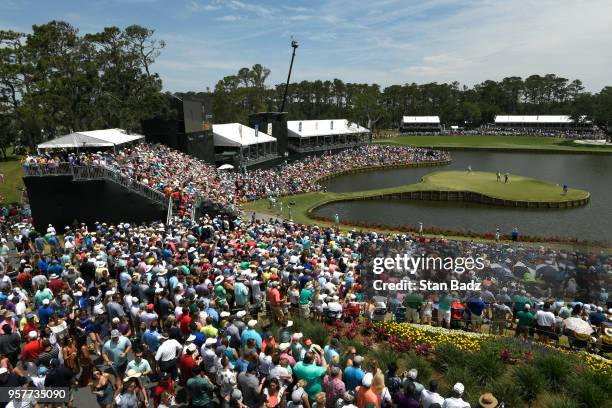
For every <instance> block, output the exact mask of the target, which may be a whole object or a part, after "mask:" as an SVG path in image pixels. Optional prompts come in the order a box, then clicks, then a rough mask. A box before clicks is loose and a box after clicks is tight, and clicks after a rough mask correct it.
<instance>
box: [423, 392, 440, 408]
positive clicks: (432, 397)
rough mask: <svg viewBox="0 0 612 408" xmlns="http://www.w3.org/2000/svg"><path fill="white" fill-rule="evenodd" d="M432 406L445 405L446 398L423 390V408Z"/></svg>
mask: <svg viewBox="0 0 612 408" xmlns="http://www.w3.org/2000/svg"><path fill="white" fill-rule="evenodd" d="M432 404H440V406H442V404H444V398H442V396H441V395H440V394H438V393H437V392H431V391H429V390H423V391H422V392H421V405H422V406H423V408H429V406H430V405H432Z"/></svg>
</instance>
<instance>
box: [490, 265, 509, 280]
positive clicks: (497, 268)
mask: <svg viewBox="0 0 612 408" xmlns="http://www.w3.org/2000/svg"><path fill="white" fill-rule="evenodd" d="M489 268H490V269H492V270H493V272H495V275H496V276H497V278H498V279H503V278H512V277H514V275H512V271H511V270H510V269H508V268H506V267H505V266H501V265H500V264H498V263H492V264H491V265H489Z"/></svg>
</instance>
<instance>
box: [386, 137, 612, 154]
mask: <svg viewBox="0 0 612 408" xmlns="http://www.w3.org/2000/svg"><path fill="white" fill-rule="evenodd" d="M374 143H381V144H388V145H396V146H417V147H434V148H440V149H469V150H515V151H536V152H537V151H539V152H565V153H567V152H574V153H608V154H612V147H610V146H581V145H578V144H576V143H574V142H573V140H571V139H563V138H556V137H538V136H488V135H440V136H412V135H410V136H408V135H398V136H396V137H391V138H384V139H378V140H375V141H374Z"/></svg>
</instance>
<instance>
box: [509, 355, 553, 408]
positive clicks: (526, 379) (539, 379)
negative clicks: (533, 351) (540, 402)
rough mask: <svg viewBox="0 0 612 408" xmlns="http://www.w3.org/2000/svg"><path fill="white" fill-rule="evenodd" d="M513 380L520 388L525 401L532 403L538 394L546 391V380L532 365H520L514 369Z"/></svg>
mask: <svg viewBox="0 0 612 408" xmlns="http://www.w3.org/2000/svg"><path fill="white" fill-rule="evenodd" d="M512 378H513V379H514V381H515V382H516V384H517V385H518V387H519V394H520V395H521V396H522V397H523V400H524V401H526V402H528V403H531V402H532V401H535V399H536V398H537V396H538V394H539V393H540V392H542V391H544V390H545V389H546V386H547V382H546V379H545V378H544V377H543V376H542V375H541V373H540V372H539V371H538V369H537V368H536V367H534V366H532V365H527V364H524V365H520V366H517V367H515V368H514V372H513V373H512Z"/></svg>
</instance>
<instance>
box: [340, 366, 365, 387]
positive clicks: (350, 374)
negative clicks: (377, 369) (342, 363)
mask: <svg viewBox="0 0 612 408" xmlns="http://www.w3.org/2000/svg"><path fill="white" fill-rule="evenodd" d="M364 375H365V373H364V372H363V370H362V369H361V368H355V367H346V368H345V369H344V382H345V384H346V390H347V391H353V390H355V388H357V387H358V386H360V385H361V380H363V376H364Z"/></svg>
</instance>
